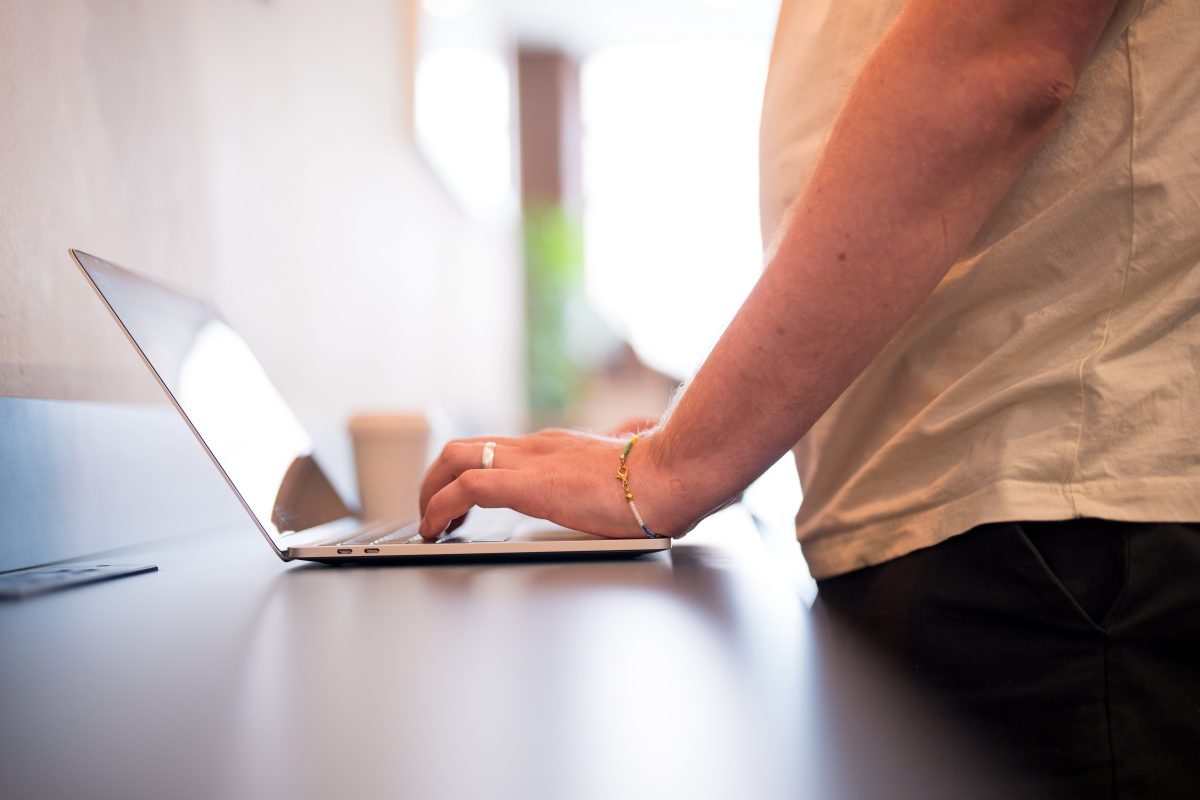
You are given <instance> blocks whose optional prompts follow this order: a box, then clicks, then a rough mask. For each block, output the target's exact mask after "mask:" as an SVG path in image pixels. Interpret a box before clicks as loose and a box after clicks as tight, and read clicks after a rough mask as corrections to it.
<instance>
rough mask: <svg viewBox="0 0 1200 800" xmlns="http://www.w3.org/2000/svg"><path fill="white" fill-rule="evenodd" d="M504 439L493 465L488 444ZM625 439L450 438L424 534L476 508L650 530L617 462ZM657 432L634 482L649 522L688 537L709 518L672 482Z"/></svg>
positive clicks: (430, 494) (637, 451)
mask: <svg viewBox="0 0 1200 800" xmlns="http://www.w3.org/2000/svg"><path fill="white" fill-rule="evenodd" d="M488 441H494V442H495V443H496V447H495V456H494V458H493V461H492V466H491V468H489V469H483V468H482V456H483V445H484V443H485V442H488ZM624 446H625V440H623V439H618V438H614V437H611V436H596V435H593V434H588V433H580V432H577V431H566V430H553V429H552V430H545V431H540V432H538V433H532V434H529V435H527V436H516V437H509V438H504V437H496V438H492V439H489V438H487V437H479V438H474V439H460V440H457V441H453V442H450V443H449V444H447V445H446V447H445V448H444V449H443V450H442V453H441V455H440V456H438V458H437V460H436V461H435V462H434V463H433V466H431V467H430V468H429V471H428V472H427V473H426V475H425V480H424V483H423V484H422V486H421V527H420V532H421V536H423V537H425V538H426V539H436V538H437V537H438V536H440V535H441V534H442V533H443V532H444V531H446V530H447V529H449V528H450V527H451V523H453V522H455V521H456V520H461V519H462V517H464V516H465V515H466V513H467V512H468V511H469V510H470V509H471V508H472V507H473V506H479V507H481V508H511V509H514V510H515V511H518V512H520V513H522V514H528V515H529V516H532V517H538V518H540V519H546V520H549V521H551V522H554V523H557V524H559V525H563V526H565V527H568V528H574V529H576V530H581V531H584V532H586V533H594V534H598V535H601V536H609V537H613V538H637V537H642V536H645V534H644V533H643V532H642V530H641V529H640V528H639V527H638V525H637V521H636V520H635V519H634V516H633V512H632V511H631V510H630V508H629V504H628V503H627V502H626V500H625V495H624V493H623V492H622V490H621V483H620V481H619V480H618V479H617V467H618V465H619V463H620V462H619V457H620V454H621V450H622V448H623V447H624ZM654 449H655V439H654V436H653V435H650V436H647V437H645V438H642V439H639V440H638V442H637V443H636V444H635V445H634V447H633V448H632V450H631V451H630V453H629V456H628V458H627V459H626V463H627V465H628V468H629V487H630V490H631V491H632V492H633V495H634V498H635V499H636V501H637V504H638V509H639V510H640V511H641V512H642V516H643V517H644V518H645V520H646V525H647V527H649V528H650V530H652V531H654V532H655V533H657V534H659V535H661V536H682V535H683V534H684V533H686V532H687V531H689V530H691V528H692V527H693V526H695V524H696V522H697V521H699V519H700V518H701V517H702V516H703V511H702V510H700V509H698V508H696V501H695V498H692V497H689V496H688V495H687V492H686V491H683V490H682V487H681V486H680V485H679V484H675V485H674V486H672V484H671V483H670V481H668V480H667V479H665V478H664V477H663V473H662V472H661V470H659V468H658V467H657V465H656V464H655V460H654V458H653V452H654Z"/></svg>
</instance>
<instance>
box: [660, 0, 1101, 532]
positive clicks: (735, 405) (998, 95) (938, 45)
mask: <svg viewBox="0 0 1200 800" xmlns="http://www.w3.org/2000/svg"><path fill="white" fill-rule="evenodd" d="M944 5H945V4H929V3H920V2H913V3H910V6H909V8H908V10H906V11H905V12H904V13H903V14H902V15H901V17H900V18H899V19H898V20H897V22H896V24H895V25H894V26H893V28H892V30H891V31H889V33H888V35H887V37H885V39H884V41H883V42H881V43H880V45H879V46H878V47H877V49H876V51H875V52H874V53H873V54H872V56H871V58H870V59H869V60H868V63H867V64H866V66H865V67H864V70H863V72H862V74H861V75H860V76H859V78H858V80H857V81H856V83H855V86H854V88H853V90H852V92H851V94H850V96H849V98H848V100H847V102H846V104H845V106H844V108H843V109H842V112H841V114H840V115H839V118H838V120H837V122H836V124H835V126H834V129H833V132H832V133H831V136H830V139H829V142H828V144H827V146H826V148H825V151H824V153H823V154H822V157H821V159H820V161H819V163H818V165H817V167H816V169H815V170H814V172H813V174H812V176H811V178H810V179H809V182H808V184H807V186H806V188H805V189H804V191H803V192H802V193H801V194H800V195H799V197H798V198H797V199H796V201H795V202H794V203H793V205H792V207H791V209H790V210H789V213H788V217H787V221H786V223H785V227H784V230H783V233H782V235H781V237H780V239H779V241H778V244H777V246H776V247H775V249H774V252H773V254H772V256H771V257H770V259H769V261H768V263H767V266H766V268H765V270H764V272H763V274H762V276H761V278H760V280H759V281H758V283H757V285H756V286H755V288H754V290H753V291H752V292H751V294H750V296H749V297H748V298H747V300H746V302H745V303H744V304H743V306H742V308H741V309H740V311H739V312H738V314H737V315H736V317H735V318H734V320H733V322H732V323H731V324H730V326H729V328H728V329H727V330H726V332H725V334H724V336H722V338H721V339H720V341H719V342H718V344H717V346H716V347H715V348H714V350H713V352H712V353H711V355H710V356H709V358H708V359H707V361H706V362H705V363H704V365H703V367H702V368H701V369H700V371H699V372H698V373H697V375H696V377H695V378H694V379H693V381H692V382H691V384H690V385H689V387H688V389H687V391H686V392H685V393H684V395H683V396H682V397H681V398H680V400H679V402H678V404H677V405H676V407H675V408H674V410H673V412H672V413H671V415H670V416H669V418H668V419H667V421H666V422H665V425H664V426H663V428H662V430H661V431H659V432H658V433H657V434H656V435H655V436H654V437H653V438H654V442H653V447H652V448H647V450H646V452H647V453H648V458H649V459H650V460H651V462H652V464H653V465H654V466H655V467H656V469H657V470H658V471H659V472H660V473H661V474H662V476H663V477H664V478H665V479H666V483H667V485H669V487H670V489H669V495H667V496H663V497H660V498H659V502H661V503H664V504H665V506H666V507H673V508H679V509H685V513H684V515H683V517H676V518H670V517H668V518H667V519H666V521H665V525H664V527H668V528H670V527H679V526H682V527H683V528H686V527H687V525H688V524H689V523H690V522H694V521H695V518H696V515H697V514H700V515H703V514H704V513H707V512H708V511H710V510H712V509H713V508H715V507H717V506H719V505H720V504H721V503H723V502H724V501H726V500H727V499H728V498H729V497H731V496H733V495H735V494H736V493H737V492H739V491H740V490H742V489H743V488H745V486H746V485H747V484H748V483H749V482H750V481H752V480H753V479H754V478H755V477H757V476H758V475H759V474H761V473H762V472H763V471H764V470H765V469H766V468H767V467H769V466H770V465H771V464H772V463H774V461H776V460H777V459H778V458H779V457H780V456H781V455H782V454H783V453H785V452H786V451H787V450H788V449H789V448H790V447H791V446H792V445H793V444H794V443H795V442H796V441H797V440H798V439H799V438H800V437H801V436H802V435H803V434H804V433H805V432H806V431H807V430H808V429H809V427H811V425H812V424H813V423H814V422H815V421H816V420H817V419H818V418H819V417H820V416H821V415H822V414H823V413H824V412H825V410H826V409H827V408H828V407H829V406H830V405H831V404H832V403H833V402H834V400H836V399H837V397H838V396H839V395H840V394H841V393H842V391H844V390H845V388H846V387H847V386H848V385H849V384H850V383H851V382H852V381H853V380H854V378H855V377H856V376H857V375H858V374H859V373H860V372H861V371H862V370H863V369H865V368H866V366H867V364H869V362H870V361H871V359H872V358H874V356H875V355H876V354H877V353H878V352H879V350H881V349H882V348H883V346H884V345H885V344H886V343H887V342H888V340H889V339H890V338H891V337H892V336H893V335H894V334H895V333H896V331H897V330H899V328H900V327H901V326H902V325H903V324H904V323H905V321H906V320H908V319H909V317H911V316H912V314H913V313H914V311H916V309H917V307H918V306H919V305H920V304H921V302H922V301H923V300H924V299H925V298H926V297H927V296H928V294H929V293H930V292H931V291H932V290H933V288H934V286H936V284H937V283H938V281H939V280H940V279H941V278H942V277H943V276H944V275H945V273H946V272H947V270H948V269H949V268H950V267H951V266H952V265H953V264H954V262H955V260H956V259H957V257H958V255H959V254H960V253H961V252H962V251H963V250H964V249H965V247H966V246H967V244H968V243H969V242H970V241H971V239H972V238H973V237H974V236H975V234H976V233H977V232H978V230H979V228H980V227H981V226H982V224H983V222H984V221H985V220H986V218H987V216H988V215H989V214H990V212H991V211H992V209H994V208H995V206H996V205H997V203H998V202H999V201H1000V199H1001V198H1002V197H1003V195H1004V193H1005V192H1006V191H1007V190H1008V189H1009V188H1010V187H1011V186H1012V184H1013V183H1014V181H1015V180H1016V178H1017V177H1018V176H1019V175H1020V173H1021V171H1022V170H1023V169H1024V167H1025V166H1026V165H1027V164H1028V162H1029V160H1030V159H1031V158H1032V156H1033V154H1034V153H1035V152H1036V151H1037V149H1038V147H1039V146H1040V144H1041V143H1042V142H1043V141H1044V139H1045V137H1046V136H1047V135H1048V134H1049V133H1050V131H1051V130H1052V129H1053V128H1054V126H1055V125H1056V124H1057V122H1058V120H1059V119H1060V117H1061V115H1062V113H1063V108H1064V105H1065V103H1066V100H1067V99H1068V97H1069V95H1070V91H1071V87H1072V86H1073V84H1074V80H1075V78H1076V76H1077V74H1078V72H1079V71H1080V69H1081V68H1082V64H1083V62H1084V60H1085V59H1086V56H1087V54H1088V53H1089V52H1090V49H1091V46H1092V45H1093V44H1094V42H1095V40H1096V38H1097V37H1098V36H1099V34H1100V31H1101V30H1102V28H1103V23H1104V20H1106V19H1107V17H1108V15H1109V14H1111V8H1112V5H1113V4H1112V2H1108V3H1103V4H1099V5H1100V6H1106V7H1107V10H1105V8H1098V7H1095V6H1091V5H1088V7H1087V9H1086V10H1087V11H1088V12H1089V14H1090V16H1089V15H1087V14H1082V13H1076V12H1078V11H1079V9H1072V8H1059V7H1056V8H1055V9H1054V11H1051V12H1047V11H1045V9H1046V8H1047V7H1048V6H1049V5H1056V4H1044V3H1043V4H1042V5H1041V6H1040V9H1041V11H1040V12H1039V11H1038V10H1037V9H1038V5H1037V3H1034V4H1033V6H1032V7H1031V9H1017V11H1018V12H1019V13H1017V14H1015V15H1014V14H1013V13H1012V12H1013V9H1012V8H1009V9H1002V8H1001V6H1004V5H1006V4H1004V3H999V2H997V3H994V4H991V5H988V6H986V8H987V9H988V12H987V13H994V14H998V15H1000V16H999V17H997V19H994V20H989V19H980V18H979V17H978V15H976V16H974V17H972V15H971V13H970V10H969V9H968V10H967V11H966V12H965V13H962V14H961V17H955V15H954V14H952V13H946V12H945V10H944ZM968 5H969V4H968ZM1007 5H1009V6H1013V5H1021V4H1019V3H1009V4H1007ZM1068 5H1069V4H1068ZM1085 5H1086V4H1085ZM1005 10H1007V12H1008V16H1004V13H1003V12H1004V11H1005ZM962 11H963V10H962V9H960V12H962ZM1038 13H1048V14H1050V15H1051V17H1052V18H1051V19H1037V18H1036V17H1037V15H1038ZM1085 17H1086V18H1085ZM1014 19H1019V20H1020V22H1021V24H1022V25H1024V26H1026V27H1024V28H1016V27H1013V26H1014V25H1015V24H1016V23H1014V22H1012V20H1014ZM1037 25H1046V26H1051V31H1050V32H1051V33H1052V34H1053V35H1052V36H1049V37H1046V38H1039V37H1043V36H1044V35H1045V34H1046V33H1047V28H1044V27H1043V28H1039V27H1037ZM1053 26H1057V28H1055V27H1053ZM1047 42H1049V44H1047ZM647 513H648V514H649V513H650V512H649V511H648V512H647Z"/></svg>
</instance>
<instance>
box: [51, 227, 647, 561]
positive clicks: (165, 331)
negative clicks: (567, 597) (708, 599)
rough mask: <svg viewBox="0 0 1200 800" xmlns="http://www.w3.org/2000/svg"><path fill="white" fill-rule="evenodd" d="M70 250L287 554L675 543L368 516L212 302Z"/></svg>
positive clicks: (411, 557) (443, 555) (375, 556)
mask: <svg viewBox="0 0 1200 800" xmlns="http://www.w3.org/2000/svg"><path fill="white" fill-rule="evenodd" d="M71 255H72V256H73V257H74V259H75V262H76V263H77V264H78V265H79V267H80V269H82V270H83V274H84V275H85V276H86V277H87V279H88V282H89V283H90V284H91V285H92V286H93V287H94V288H95V289H96V291H97V292H98V293H99V295H100V298H101V299H102V300H103V301H104V303H105V305H107V306H108V309H109V311H111V312H112V315H113V318H114V319H115V320H116V321H117V323H118V324H119V325H120V326H121V328H122V329H123V330H124V331H125V333H126V335H127V336H128V337H129V341H130V342H131V343H132V344H133V346H134V348H135V349H136V350H137V351H138V353H139V354H140V355H141V357H142V360H143V361H145V363H146V366H148V367H149V368H150V370H151V372H153V373H154V376H155V377H156V378H157V379H158V382H159V384H161V386H162V388H163V390H164V391H165V392H166V393H167V396H168V397H169V398H170V400H171V403H172V404H173V405H174V406H175V409H176V410H177V411H178V412H179V414H180V415H181V416H182V417H183V419H184V421H185V422H186V423H187V425H188V427H189V428H191V430H192V433H194V434H195V435H196V439H197V440H198V441H199V443H200V446H201V447H203V448H204V452H205V453H207V454H208V456H209V458H211V459H212V462H213V464H214V465H215V466H216V468H217V470H218V471H219V472H220V473H221V476H222V477H223V478H224V479H225V482H226V483H227V484H228V485H229V488H230V490H231V491H233V493H234V495H236V496H237V499H238V501H239V502H241V504H242V507H243V508H245V509H246V512H247V513H248V514H249V515H250V518H251V519H252V520H253V521H254V524H255V525H256V526H257V527H258V529H259V531H260V532H261V533H262V535H263V538H265V539H266V541H267V543H268V544H269V545H270V546H271V549H272V550H274V551H275V554H276V555H278V556H279V557H280V558H281V559H283V560H284V561H291V560H293V559H299V560H303V561H320V562H326V563H342V562H355V563H371V562H391V563H397V562H414V561H444V560H455V559H470V560H480V559H483V560H503V559H506V558H519V559H528V558H539V557H540V558H544V557H571V558H578V557H586V556H639V555H644V554H645V553H650V552H655V551H661V550H667V549H669V548H670V546H671V540H670V539H669V538H662V539H649V538H646V539H608V538H605V537H602V536H595V535H592V534H589V533H586V532H584V531H575V530H569V529H566V528H562V527H559V526H555V525H552V524H551V523H548V522H545V521H542V520H534V519H532V518H530V517H523V516H521V515H518V514H516V513H515V512H501V515H502V521H501V520H497V519H495V518H494V517H492V518H491V520H490V522H489V515H488V514H486V513H482V514H481V513H480V511H481V510H480V509H475V510H474V511H472V513H471V516H470V517H468V522H467V524H466V525H463V526H462V527H460V528H458V529H456V530H455V531H453V532H452V533H449V534H446V535H443V536H442V537H441V538H439V539H438V540H437V541H434V542H429V541H425V540H424V539H422V538H421V537H420V536H419V535H418V534H417V522H418V521H417V520H392V521H389V522H384V523H378V522H367V521H365V520H363V519H361V518H360V517H359V516H358V514H357V512H356V511H355V510H354V508H353V506H352V505H351V504H350V503H347V502H346V500H345V498H343V497H342V496H341V494H340V493H339V492H338V490H337V488H336V487H335V486H334V485H333V483H332V482H331V481H330V480H329V479H328V477H326V475H325V472H324V471H323V470H322V469H321V466H320V464H319V463H318V462H317V459H316V457H315V455H314V453H313V440H312V437H311V436H309V434H308V432H307V431H305V429H304V427H303V426H302V425H301V424H300V421H299V420H298V419H297V418H296V415H295V414H293V413H292V410H291V409H290V408H288V405H287V403H286V402H285V401H284V399H283V397H282V396H281V395H280V394H279V392H278V391H277V390H276V389H275V387H274V385H272V383H271V381H270V379H269V378H268V377H267V375H266V373H265V372H264V371H263V368H262V366H261V365H260V364H259V363H258V359H256V358H255V357H254V355H253V354H252V353H251V352H250V348H249V347H247V346H246V343H245V342H244V341H243V340H242V338H241V337H240V336H238V335H237V334H236V333H235V332H234V331H233V329H232V328H230V327H229V325H227V324H226V323H225V322H224V321H223V320H222V319H221V317H220V315H219V314H218V313H217V312H216V311H215V310H214V309H213V308H212V307H211V306H210V305H208V304H207V303H205V302H203V301H201V300H199V299H197V298H195V297H192V296H189V295H187V294H185V293H183V292H179V291H177V290H175V289H173V288H170V287H167V286H165V285H163V284H161V283H159V282H157V281H155V280H152V279H150V278H148V277H146V276H144V275H140V274H138V273H135V272H133V271H132V270H128V269H125V268H123V267H120V266H117V265H116V264H112V263H110V262H108V261H105V260H103V259H100V258H97V257H96V256H92V255H89V254H87V253H84V252H81V251H79V250H71ZM484 511H488V510H484Z"/></svg>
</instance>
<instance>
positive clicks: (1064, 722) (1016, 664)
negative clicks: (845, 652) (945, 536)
mask: <svg viewBox="0 0 1200 800" xmlns="http://www.w3.org/2000/svg"><path fill="white" fill-rule="evenodd" d="M818 587H819V591H818V596H817V602H816V605H815V606H814V611H815V612H816V613H817V614H818V615H825V614H827V615H829V617H830V618H831V619H833V620H839V621H840V623H841V624H842V625H844V626H845V625H848V626H849V627H851V628H853V629H855V630H856V631H857V632H858V633H859V634H861V636H862V638H864V639H865V640H866V641H867V642H868V644H870V645H872V646H874V647H877V648H880V649H882V650H883V651H884V652H885V653H886V655H887V656H888V657H890V658H891V659H893V660H894V661H895V663H896V665H897V666H898V667H899V668H900V669H901V670H902V671H903V672H904V673H905V674H906V675H907V676H909V677H910V678H911V679H912V680H914V681H916V682H918V683H919V684H920V685H921V686H923V687H926V688H927V689H929V690H931V691H933V692H935V693H936V694H937V696H938V697H940V698H941V699H942V700H944V701H945V702H946V703H947V704H948V705H949V706H950V708H951V709H952V711H953V713H954V714H955V715H957V716H959V717H960V718H961V719H962V720H963V721H965V722H966V723H967V724H968V725H970V726H971V727H972V729H974V730H976V731H978V732H980V733H981V735H982V736H983V737H984V738H985V739H987V740H988V741H989V742H990V743H991V744H992V745H993V746H994V747H996V748H999V749H1001V750H1003V751H1004V752H1005V753H1006V754H1007V757H1009V758H1015V759H1016V760H1017V761H1018V762H1019V764H1020V765H1021V767H1022V768H1023V769H1025V770H1026V771H1027V772H1028V774H1029V775H1032V776H1034V781H1035V783H1037V784H1038V786H1037V788H1038V789H1040V790H1041V793H1042V794H1044V795H1045V796H1047V797H1054V798H1068V797H1085V798H1109V797H1114V798H1200V525H1197V524H1169V523H1121V522H1111V521H1106V520H1095V519H1080V520H1068V521H1063V522H1006V523H997V524H992V525H983V526H980V527H978V528H975V529H973V530H971V531H969V532H968V533H965V534H963V535H961V536H956V537H954V538H952V539H949V540H947V541H946V542H943V543H942V544H940V545H937V546H935V547H931V548H928V549H925V550H919V551H917V552H914V553H911V554H909V555H907V556H904V557H902V558H898V559H896V560H894V561H891V562H888V563H885V564H881V565H879V566H876V567H870V568H867V569H863V570H859V571H856V572H852V573H849V574H847V575H841V576H837V577H834V578H830V579H827V580H823V581H820V582H819V583H818Z"/></svg>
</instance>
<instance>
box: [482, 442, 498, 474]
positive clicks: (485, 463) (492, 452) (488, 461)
mask: <svg viewBox="0 0 1200 800" xmlns="http://www.w3.org/2000/svg"><path fill="white" fill-rule="evenodd" d="M495 460H496V443H495V442H484V443H483V455H482V456H481V457H480V459H479V468H480V469H491V468H492V463H493V462H494V461H495Z"/></svg>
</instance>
